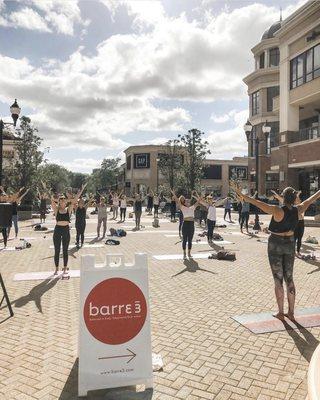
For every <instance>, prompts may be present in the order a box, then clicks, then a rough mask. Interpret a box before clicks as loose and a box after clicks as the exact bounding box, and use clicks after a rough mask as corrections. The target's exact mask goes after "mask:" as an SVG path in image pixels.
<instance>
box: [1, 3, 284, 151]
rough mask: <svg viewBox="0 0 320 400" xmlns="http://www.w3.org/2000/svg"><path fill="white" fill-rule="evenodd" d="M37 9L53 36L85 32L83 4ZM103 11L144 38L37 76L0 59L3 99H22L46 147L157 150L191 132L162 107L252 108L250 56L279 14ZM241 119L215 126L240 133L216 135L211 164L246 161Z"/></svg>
mask: <svg viewBox="0 0 320 400" xmlns="http://www.w3.org/2000/svg"><path fill="white" fill-rule="evenodd" d="M0 1H1V0H0ZM31 3H32V4H33V7H36V8H37V10H38V11H39V13H41V15H42V16H43V18H44V19H45V21H46V23H47V24H48V26H49V27H50V29H54V30H55V31H56V30H59V29H60V31H61V32H62V31H63V32H64V33H65V34H72V33H73V32H74V30H73V29H74V26H75V24H76V23H80V20H81V15H80V11H78V4H77V3H76V2H62V1H53V0H52V1H46V2H44V1H40V0H30V1H29V3H28V4H31ZM104 3H105V4H107V5H108V4H113V6H112V7H114V8H113V10H115V11H114V18H115V23H117V13H116V10H117V8H118V4H121V5H122V7H124V8H125V9H126V10H127V12H128V15H132V16H133V17H134V21H135V22H134V24H139V23H140V25H139V30H138V31H135V32H134V33H131V34H118V35H113V36H111V37H109V38H108V39H107V40H105V41H103V42H102V43H100V44H99V45H98V47H97V49H96V53H95V54H94V55H92V56H87V55H85V53H84V49H83V48H81V47H80V48H79V49H78V50H77V51H75V52H74V53H73V54H71V55H70V57H69V59H68V60H67V61H65V62H61V61H58V60H52V59H49V60H48V59H47V60H44V61H43V64H42V65H41V66H40V67H38V68H36V67H34V66H33V65H31V64H30V63H29V62H28V60H27V59H21V60H15V59H12V58H8V57H0V87H1V93H0V99H2V98H3V99H4V98H15V97H17V98H18V99H19V101H20V99H21V106H28V107H31V108H32V109H33V110H35V111H34V112H35V114H34V115H33V116H32V117H33V119H34V121H35V122H36V124H37V125H38V126H39V130H40V132H41V134H42V136H43V137H45V138H46V140H47V143H48V145H54V146H55V147H69V148H70V147H77V148H79V149H81V150H91V149H93V148H97V147H104V148H105V149H106V151H107V150H110V151H112V152H113V154H114V153H115V152H118V151H119V152H120V151H121V150H122V149H123V148H124V147H126V146H127V145H128V144H129V143H127V140H126V134H128V133H130V132H135V131H147V132H150V135H153V137H151V138H150V140H153V139H154V138H155V137H156V136H157V135H159V136H162V135H161V133H160V134H159V132H161V131H166V132H168V131H172V132H176V131H181V130H183V129H185V128H186V125H188V126H190V124H191V123H192V122H193V121H192V119H191V115H190V113H189V112H188V111H187V110H185V109H184V108H182V107H178V106H173V107H171V108H170V109H169V108H166V107H161V106H155V104H156V101H155V100H157V99H161V100H171V101H172V102H171V103H172V104H174V101H176V100H188V101H192V102H195V103H198V104H197V106H198V107H201V103H202V102H208V101H210V102H212V101H214V100H219V101H220V100H223V99H226V100H228V99H235V100H242V99H245V98H246V97H247V95H246V92H245V85H244V84H243V83H242V78H243V77H244V76H245V75H246V74H247V73H249V72H251V71H252V68H253V57H252V55H251V54H250V48H251V47H252V46H253V45H255V44H256V43H258V42H259V40H260V37H261V35H262V33H263V31H264V29H265V28H267V27H268V26H269V25H271V23H273V22H274V21H275V20H276V19H277V18H278V14H279V12H278V10H277V9H276V8H274V7H268V6H267V5H263V4H257V3H255V4H250V5H248V6H246V7H241V8H238V9H234V10H232V11H228V10H223V12H221V13H220V14H217V15H213V14H211V12H209V13H208V15H207V19H206V22H205V23H203V21H201V22H199V21H195V20H193V21H192V22H190V21H188V20H187V18H186V17H185V16H184V15H181V16H179V17H176V18H173V17H172V18H169V17H167V16H166V15H165V13H164V11H163V8H162V5H161V3H158V2H152V1H151V2H150V3H149V2H148V4H150V6H148V7H146V8H145V9H144V8H143V7H142V6H141V4H142V3H144V2H141V3H140V5H139V4H136V2H128V1H124V0H121V1H120V0H119V2H118V1H117V2H115V1H114V2H111V1H108V2H107V1H106V0H105V1H104ZM0 4H1V3H0ZM146 4H147V3H146ZM159 4H160V5H161V7H160V6H159ZM108 7H109V5H108ZM110 7H111V6H110ZM152 7H154V9H153V8H152ZM157 7H160V8H157ZM154 10H157V11H156V12H154ZM56 14H59V15H62V16H66V15H69V16H71V17H70V18H71V21H72V25H68V23H67V22H66V21H65V20H64V18H62V20H61V21H62V22H61V23H58V19H57V16H56ZM156 17H157V18H158V20H157V18H156ZM54 21H56V25H55V22H54ZM139 21H140V22H139ZM141 21H144V22H143V23H142V22H141ZM159 21H160V22H159ZM69 22H70V21H69ZM248 27H250V29H248ZM144 28H145V29H144ZM11 65H12V70H11V67H10V66H11ZM1 72H2V73H1ZM244 112H245V114H246V116H247V111H244ZM244 112H243V113H244ZM242 119H243V115H242V113H241V112H235V111H234V110H230V111H229V112H226V113H225V114H224V115H221V116H216V115H213V116H212V120H213V121H214V122H216V123H222V122H223V121H226V122H227V121H229V122H230V121H234V128H232V129H229V130H227V131H222V130H221V131H217V132H211V133H210V135H209V139H210V143H213V154H215V155H216V156H218V155H219V154H220V155H222V154H224V155H226V154H228V155H229V156H232V155H233V152H236V153H241V154H244V153H246V144H245V135H244V134H243V129H242V125H243V123H244V121H243V122H242ZM245 119H246V117H245ZM137 135H138V133H137ZM135 139H136V141H138V136H137V137H136V138H135Z"/></svg>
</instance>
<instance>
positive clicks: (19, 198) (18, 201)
mask: <svg viewBox="0 0 320 400" xmlns="http://www.w3.org/2000/svg"><path fill="white" fill-rule="evenodd" d="M29 190H30V188H28V189H27V190H26V191H25V192H24V193H23V194H22V195H21V196H20V197H18V198H17V200H16V202H17V203H18V204H20V203H21V200H22V199H23V198H24V196H25V195H26V194H27V193H28V192H29Z"/></svg>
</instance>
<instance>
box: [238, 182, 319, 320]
mask: <svg viewBox="0 0 320 400" xmlns="http://www.w3.org/2000/svg"><path fill="white" fill-rule="evenodd" d="M232 187H233V190H234V191H235V192H236V194H237V195H238V196H239V197H240V199H241V200H242V201H246V202H248V203H251V204H253V205H254V206H256V207H258V208H260V209H261V210H262V211H264V212H265V213H267V214H270V215H272V219H271V222H270V225H269V231H270V232H271V235H270V237H269V242H268V258H269V263H270V267H271V271H272V275H273V279H274V283H275V295H276V300H277V303H278V309H279V311H278V313H277V314H275V315H274V317H276V318H279V319H280V320H284V318H285V317H287V318H289V319H291V320H294V304H295V298H296V289H295V285H294V282H293V266H294V260H295V244H294V231H295V228H296V226H297V224H298V220H299V214H303V213H304V212H305V211H306V210H307V209H308V207H309V206H310V205H311V204H312V203H314V202H315V201H316V200H317V199H319V198H320V190H319V191H318V192H317V193H315V194H314V195H313V196H311V197H309V198H308V199H307V200H305V201H303V202H302V203H301V204H299V205H295V202H296V197H297V192H296V191H295V190H294V189H293V188H292V187H287V188H286V189H284V191H283V193H282V197H283V205H282V206H281V207H280V206H275V205H271V204H266V203H264V202H262V201H259V200H256V199H254V198H252V197H249V196H247V195H244V194H243V193H242V189H241V187H239V186H238V185H237V186H236V185H235V184H233V185H232ZM283 281H285V283H286V287H287V297H288V313H287V314H285V313H284V289H283Z"/></svg>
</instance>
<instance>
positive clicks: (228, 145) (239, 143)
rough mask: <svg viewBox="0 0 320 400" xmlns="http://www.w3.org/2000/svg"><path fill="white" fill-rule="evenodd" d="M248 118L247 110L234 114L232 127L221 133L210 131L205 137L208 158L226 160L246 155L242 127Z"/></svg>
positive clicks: (245, 142) (246, 149)
mask: <svg viewBox="0 0 320 400" xmlns="http://www.w3.org/2000/svg"><path fill="white" fill-rule="evenodd" d="M247 118H248V110H243V111H238V112H235V113H234V115H233V125H234V126H233V127H232V128H230V129H226V130H222V131H212V132H210V133H209V135H208V136H207V141H208V142H209V146H210V150H211V155H210V158H227V159H230V158H232V157H235V156H244V155H246V154H247V153H248V146H247V140H246V135H245V133H244V130H243V126H244V124H245V122H246V120H247Z"/></svg>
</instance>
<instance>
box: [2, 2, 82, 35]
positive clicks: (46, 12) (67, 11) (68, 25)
mask: <svg viewBox="0 0 320 400" xmlns="http://www.w3.org/2000/svg"><path fill="white" fill-rule="evenodd" d="M19 4H20V5H21V7H20V8H18V9H17V10H16V11H13V12H11V13H9V11H8V10H7V9H6V7H5V3H4V1H3V0H1V1H0V11H1V12H2V14H3V15H2V16H0V26H5V27H11V28H15V29H18V28H23V29H28V30H34V31H40V32H57V33H61V34H64V35H74V27H75V25H76V24H78V25H80V26H84V27H87V26H88V24H89V21H88V20H83V19H82V18H81V12H80V8H79V6H78V1H76V0H68V1H66V0H46V1H43V0H24V1H21V2H20V3H19Z"/></svg>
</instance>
